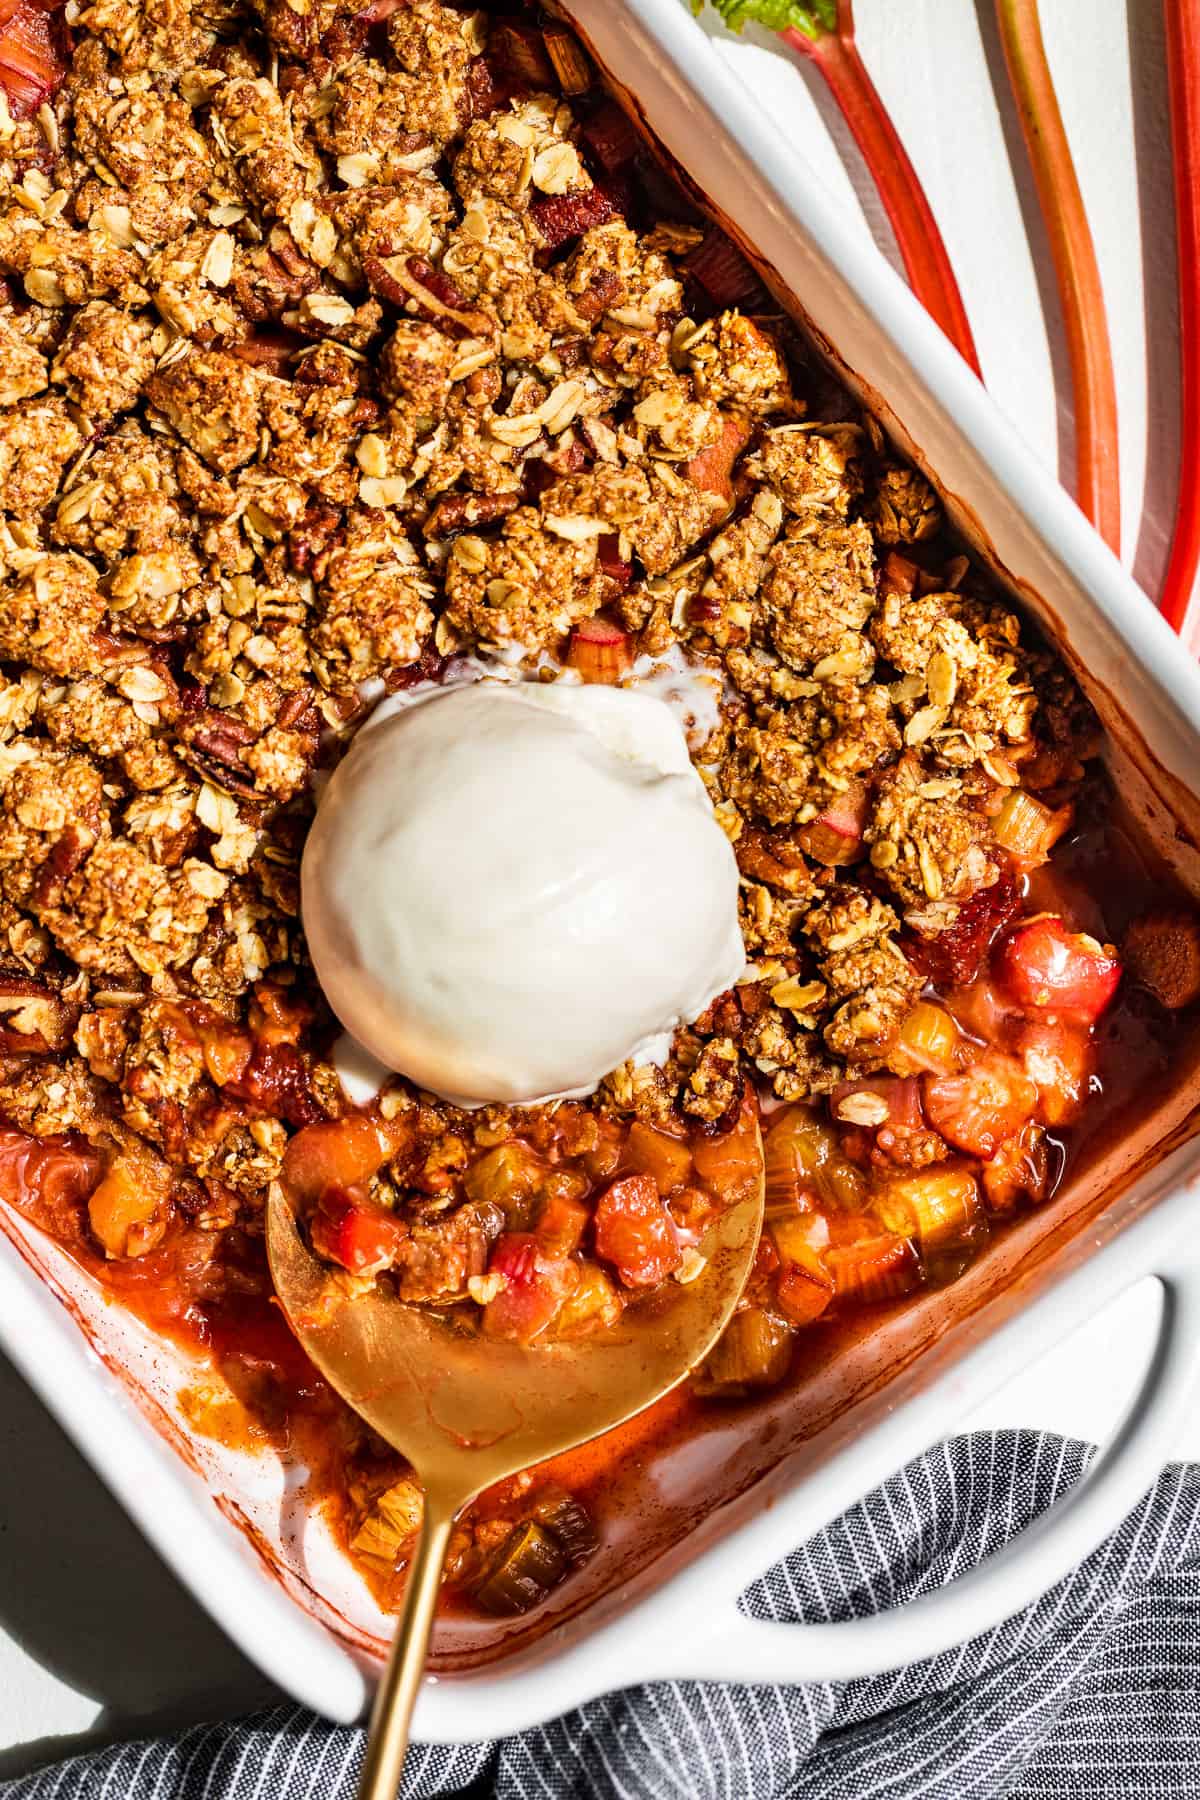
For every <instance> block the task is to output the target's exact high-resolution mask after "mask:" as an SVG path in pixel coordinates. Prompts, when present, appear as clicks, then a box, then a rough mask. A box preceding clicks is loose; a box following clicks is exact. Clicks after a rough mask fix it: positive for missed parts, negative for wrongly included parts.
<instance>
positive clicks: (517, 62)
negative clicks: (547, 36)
mask: <svg viewBox="0 0 1200 1800" xmlns="http://www.w3.org/2000/svg"><path fill="white" fill-rule="evenodd" d="M487 53H488V59H489V61H490V62H492V63H493V64H494V65H495V67H496V68H497V69H499V70H500V71H501V73H502V74H504V75H508V76H511V77H513V78H514V79H515V80H517V81H519V82H523V83H524V84H525V86H526V87H531V88H540V89H543V90H544V89H546V88H552V87H553V86H554V64H553V63H552V62H551V60H550V56H549V53H548V51H547V48H546V43H545V40H544V38H543V37H542V34H541V32H540V31H539V30H538V28H537V26H536V25H529V24H526V23H525V22H524V21H522V20H520V19H493V20H492V21H491V23H490V24H489V26H488V37H487Z"/></svg>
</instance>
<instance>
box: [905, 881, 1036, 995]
mask: <svg viewBox="0 0 1200 1800" xmlns="http://www.w3.org/2000/svg"><path fill="white" fill-rule="evenodd" d="M1020 904H1021V890H1020V887H1019V886H1018V884H1017V882H1016V880H1015V878H1014V877H1013V876H1012V875H1011V874H1009V873H1007V872H1006V873H1005V874H1003V875H1001V876H1000V878H999V880H998V881H994V882H993V883H992V885H991V887H986V888H980V890H979V892H978V893H976V894H972V895H971V898H970V899H969V900H964V902H963V904H962V905H961V907H960V908H959V910H958V917H957V918H956V919H955V921H954V923H953V925H951V926H950V927H949V929H948V930H947V931H938V932H931V933H929V934H928V935H926V934H925V933H922V932H912V933H909V934H906V936H905V940H904V950H905V953H906V954H907V956H908V957H909V959H910V961H912V962H913V963H915V964H916V966H917V968H918V969H920V970H921V972H922V974H925V975H928V976H929V978H930V980H931V981H932V982H933V983H934V985H935V986H936V987H939V988H951V987H966V986H967V985H968V983H970V982H972V981H974V980H975V977H976V976H977V975H978V974H979V972H980V970H981V969H982V968H983V964H984V960H985V958H986V957H987V953H988V951H989V950H990V949H991V946H992V944H993V942H994V941H995V939H996V938H997V937H998V936H999V934H1000V932H1001V931H1002V930H1003V929H1004V927H1005V925H1007V923H1008V921H1009V920H1010V919H1011V918H1012V916H1013V914H1014V913H1015V912H1016V910H1017V908H1018V907H1019V906H1020Z"/></svg>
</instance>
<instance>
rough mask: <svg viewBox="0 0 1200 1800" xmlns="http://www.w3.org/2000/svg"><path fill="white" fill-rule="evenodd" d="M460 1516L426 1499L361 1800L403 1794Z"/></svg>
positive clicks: (440, 1501)
mask: <svg viewBox="0 0 1200 1800" xmlns="http://www.w3.org/2000/svg"><path fill="white" fill-rule="evenodd" d="M457 1511H458V1508H457V1507H456V1506H452V1505H450V1504H448V1502H447V1501H446V1500H445V1499H444V1498H443V1497H442V1496H441V1495H438V1494H436V1493H427V1494H426V1497H425V1516H424V1519H423V1520H422V1523H421V1535H420V1537H419V1539H418V1540H417V1549H416V1555H415V1556H414V1557H413V1561H412V1565H411V1567H410V1568H409V1571H408V1584H407V1586H406V1588H405V1593H404V1611H403V1612H402V1613H401V1615H400V1623H399V1624H398V1625H397V1627H396V1636H395V1638H394V1639H393V1640H392V1648H391V1653H390V1655H389V1656H388V1660H387V1667H386V1668H385V1669H384V1671H383V1674H382V1676H381V1678H380V1682H379V1690H378V1692H377V1694H376V1696H375V1707H374V1710H373V1712H372V1714H371V1730H370V1735H369V1736H368V1738H367V1749H366V1755H365V1756H364V1758H363V1766H362V1773H361V1775H360V1776H359V1778H358V1800H396V1795H397V1793H398V1792H399V1788H400V1777H401V1775H402V1774H403V1772H404V1757H405V1753H406V1751H407V1749H408V1728H409V1725H410V1723H411V1721H412V1712H413V1707H414V1705H415V1704H416V1698H417V1690H418V1689H419V1688H420V1685H421V1677H422V1676H423V1675H424V1673H425V1658H426V1655H427V1653H428V1650H429V1634H430V1631H431V1630H432V1629H433V1615H434V1612H435V1611H436V1609H437V1598H438V1588H439V1586H440V1585H441V1578H442V1565H443V1563H444V1562H445V1560H446V1547H447V1545H448V1544H449V1542H450V1528H451V1526H452V1525H453V1524H454V1515H455V1513H456V1512H457Z"/></svg>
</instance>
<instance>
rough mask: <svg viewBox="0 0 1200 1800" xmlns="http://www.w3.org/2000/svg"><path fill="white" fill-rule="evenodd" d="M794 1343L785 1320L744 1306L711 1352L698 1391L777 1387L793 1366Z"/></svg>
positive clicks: (734, 1316)
mask: <svg viewBox="0 0 1200 1800" xmlns="http://www.w3.org/2000/svg"><path fill="white" fill-rule="evenodd" d="M792 1343H793V1336H792V1332H791V1329H790V1327H789V1326H788V1325H787V1324H786V1323H785V1322H784V1320H783V1319H779V1318H776V1316H775V1314H774V1313H770V1312H768V1311H767V1309H766V1307H765V1306H744V1307H743V1308H742V1310H741V1311H740V1312H736V1313H734V1315H733V1317H732V1319H731V1320H730V1321H729V1323H728V1325H727V1326H726V1327H725V1330H724V1332H723V1334H722V1336H721V1337H720V1338H719V1339H718V1340H717V1343H716V1345H715V1347H714V1348H713V1350H712V1351H711V1353H710V1355H709V1358H708V1361H707V1362H706V1363H705V1365H704V1371H703V1374H702V1375H701V1377H700V1380H699V1382H698V1384H697V1386H698V1391H699V1392H700V1393H726V1394H730V1395H732V1394H737V1393H740V1392H742V1391H743V1390H744V1389H746V1388H763V1387H774V1386H775V1385H776V1384H777V1383H778V1382H780V1381H782V1380H783V1378H784V1376H785V1375H786V1374H787V1372H788V1370H789V1368H790V1367H791V1362H792Z"/></svg>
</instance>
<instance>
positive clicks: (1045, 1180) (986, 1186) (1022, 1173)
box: [980, 1125, 1050, 1215]
mask: <svg viewBox="0 0 1200 1800" xmlns="http://www.w3.org/2000/svg"><path fill="white" fill-rule="evenodd" d="M980 1175H981V1177H982V1179H983V1197H984V1201H985V1204H986V1206H987V1209H988V1211H989V1212H991V1213H999V1214H1001V1215H1005V1214H1008V1213H1011V1212H1015V1210H1016V1208H1017V1206H1018V1205H1019V1203H1020V1201H1021V1200H1022V1198H1023V1197H1025V1196H1028V1198H1029V1199H1030V1200H1032V1201H1033V1202H1034V1203H1035V1204H1036V1203H1037V1202H1039V1201H1042V1200H1044V1199H1045V1198H1046V1196H1047V1194H1048V1193H1049V1191H1050V1153H1049V1146H1048V1145H1047V1143H1046V1133H1045V1132H1044V1131H1043V1130H1042V1128H1041V1126H1040V1125H1026V1127H1025V1129H1024V1130H1023V1131H1022V1132H1021V1133H1020V1134H1019V1135H1018V1136H1017V1137H1014V1138H1010V1139H1009V1141H1008V1143H1007V1144H1001V1146H1000V1148H999V1150H997V1152H996V1154H995V1156H993V1157H992V1158H991V1159H990V1160H989V1161H988V1162H985V1163H984V1165H983V1167H982V1169H981V1170H980Z"/></svg>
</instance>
